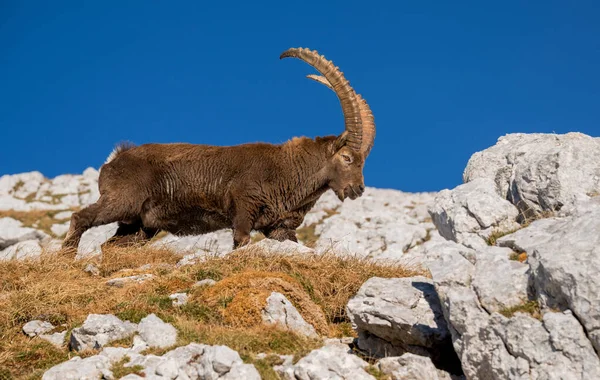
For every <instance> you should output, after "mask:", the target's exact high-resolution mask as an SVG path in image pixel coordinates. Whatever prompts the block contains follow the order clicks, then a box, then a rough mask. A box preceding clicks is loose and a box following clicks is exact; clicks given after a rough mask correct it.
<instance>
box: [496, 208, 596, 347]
mask: <svg viewBox="0 0 600 380" xmlns="http://www.w3.org/2000/svg"><path fill="white" fill-rule="evenodd" d="M595 203H596V204H595V205H592V204H590V209H589V210H588V211H587V212H582V213H580V214H578V215H573V216H570V217H565V218H555V219H548V220H540V221H536V222H534V223H532V224H531V225H530V226H529V227H528V228H526V229H523V230H521V231H518V232H516V233H514V234H512V235H508V236H505V237H503V238H501V239H500V241H499V244H502V245H506V246H510V247H513V248H514V249H516V250H522V251H526V252H527V253H528V255H529V258H528V262H529V265H530V266H531V271H532V282H533V285H534V286H535V289H536V291H537V293H538V294H539V295H540V301H541V302H542V303H543V304H545V305H547V306H549V307H552V308H557V309H560V310H566V309H569V310H571V311H572V312H573V314H575V316H576V317H577V319H578V320H579V321H580V322H581V324H582V325H583V327H584V328H585V330H586V331H587V333H588V335H589V338H590V340H591V341H592V343H593V345H594V347H595V348H596V350H597V351H599V352H600V278H599V277H598V273H600V198H598V199H597V202H595Z"/></svg>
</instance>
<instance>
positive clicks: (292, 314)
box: [261, 292, 318, 338]
mask: <svg viewBox="0 0 600 380" xmlns="http://www.w3.org/2000/svg"><path fill="white" fill-rule="evenodd" d="M261 314H262V319H263V322H265V323H267V324H275V325H279V326H281V327H283V328H285V329H289V330H291V331H294V332H296V333H298V334H301V335H304V336H308V337H313V338H314V337H317V336H318V335H317V332H316V331H315V328H314V327H313V326H312V325H310V324H309V323H307V322H306V321H305V320H304V318H302V315H300V313H299V312H298V310H297V309H296V308H295V307H294V305H292V303H291V302H290V301H289V300H288V299H287V298H286V297H285V296H284V295H283V294H281V293H278V292H273V293H271V295H270V296H269V297H268V298H267V304H266V305H265V307H264V309H263V310H262V311H261Z"/></svg>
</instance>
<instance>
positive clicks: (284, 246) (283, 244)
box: [238, 239, 315, 255]
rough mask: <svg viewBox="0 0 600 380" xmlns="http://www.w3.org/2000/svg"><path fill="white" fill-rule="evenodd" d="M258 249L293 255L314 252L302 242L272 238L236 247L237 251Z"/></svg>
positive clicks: (270, 252) (265, 251)
mask: <svg viewBox="0 0 600 380" xmlns="http://www.w3.org/2000/svg"><path fill="white" fill-rule="evenodd" d="M247 249H250V250H260V251H262V252H264V253H267V254H278V255H295V254H305V255H312V254H315V250H314V249H312V248H308V247H306V246H304V245H302V244H299V243H295V242H293V241H291V240H284V241H277V240H273V239H262V240H261V241H259V242H257V243H254V244H250V245H247V246H244V247H241V248H239V249H238V251H243V250H247Z"/></svg>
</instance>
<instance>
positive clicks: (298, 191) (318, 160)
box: [288, 136, 335, 209]
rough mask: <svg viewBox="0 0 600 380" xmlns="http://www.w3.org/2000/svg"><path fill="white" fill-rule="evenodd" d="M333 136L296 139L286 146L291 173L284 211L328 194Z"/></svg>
mask: <svg viewBox="0 0 600 380" xmlns="http://www.w3.org/2000/svg"><path fill="white" fill-rule="evenodd" d="M334 142H335V136H328V137H324V138H321V137H317V138H316V139H314V140H313V139H308V138H298V139H294V140H292V141H290V142H288V144H290V150H289V157H290V160H291V163H292V166H293V170H291V171H290V173H289V175H290V176H292V178H290V179H291V181H290V182H291V183H292V184H293V185H292V187H291V188H290V189H289V190H290V191H289V193H288V194H289V196H288V202H289V203H288V207H289V208H290V209H297V208H300V207H303V206H305V205H306V204H308V203H311V202H314V201H316V200H317V199H318V198H319V197H320V196H321V195H322V194H323V193H324V192H325V191H327V190H329V181H330V178H329V177H330V173H329V170H328V167H329V162H330V158H331V156H332V155H333V145H334Z"/></svg>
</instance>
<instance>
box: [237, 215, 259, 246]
mask: <svg viewBox="0 0 600 380" xmlns="http://www.w3.org/2000/svg"><path fill="white" fill-rule="evenodd" d="M253 224H254V223H253V218H252V214H251V213H250V212H249V211H248V210H246V209H244V208H241V207H239V208H236V213H235V215H234V217H233V249H236V248H239V247H242V246H244V245H247V244H248V243H250V231H252V225H253Z"/></svg>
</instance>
